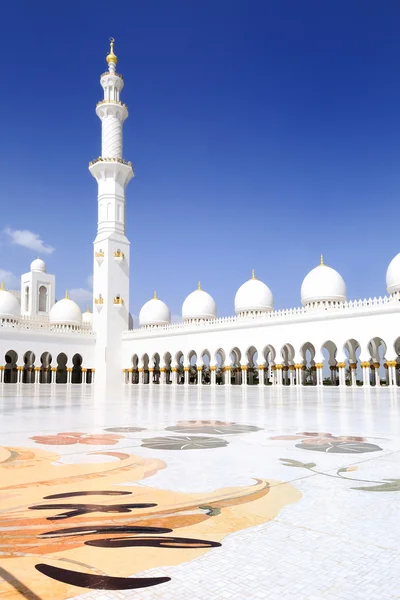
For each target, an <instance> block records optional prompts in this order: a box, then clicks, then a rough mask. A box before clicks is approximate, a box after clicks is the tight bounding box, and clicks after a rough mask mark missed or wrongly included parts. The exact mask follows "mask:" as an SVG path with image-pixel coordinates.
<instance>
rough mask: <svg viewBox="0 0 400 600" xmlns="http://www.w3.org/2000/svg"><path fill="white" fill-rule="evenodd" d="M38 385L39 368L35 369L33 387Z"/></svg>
mask: <svg viewBox="0 0 400 600" xmlns="http://www.w3.org/2000/svg"><path fill="white" fill-rule="evenodd" d="M38 384H40V367H35V385H38Z"/></svg>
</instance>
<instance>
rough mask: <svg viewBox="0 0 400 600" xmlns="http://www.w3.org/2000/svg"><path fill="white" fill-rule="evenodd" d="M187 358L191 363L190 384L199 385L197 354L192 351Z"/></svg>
mask: <svg viewBox="0 0 400 600" xmlns="http://www.w3.org/2000/svg"><path fill="white" fill-rule="evenodd" d="M187 358H188V363H189V384H197V383H198V377H197V353H196V352H195V351H194V350H190V352H188V355H187Z"/></svg>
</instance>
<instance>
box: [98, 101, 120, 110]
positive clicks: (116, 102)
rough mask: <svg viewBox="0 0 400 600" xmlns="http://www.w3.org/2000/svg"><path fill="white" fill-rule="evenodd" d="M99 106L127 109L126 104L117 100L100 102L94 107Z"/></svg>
mask: <svg viewBox="0 0 400 600" xmlns="http://www.w3.org/2000/svg"><path fill="white" fill-rule="evenodd" d="M101 104H117V105H118V106H122V107H123V108H126V109H127V108H128V107H127V105H126V104H124V103H123V102H121V101H119V100H100V102H98V103H97V104H96V107H97V106H101Z"/></svg>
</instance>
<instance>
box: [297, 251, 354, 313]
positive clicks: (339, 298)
mask: <svg viewBox="0 0 400 600" xmlns="http://www.w3.org/2000/svg"><path fill="white" fill-rule="evenodd" d="M301 302H302V304H303V305H304V306H306V305H307V304H313V303H320V302H322V303H323V302H346V284H345V282H344V279H343V277H342V276H341V275H340V274H339V273H338V272H337V271H335V269H332V268H331V267H328V266H327V265H325V264H324V261H323V258H322V256H321V264H319V265H318V267H315V269H313V270H312V271H310V272H309V273H308V275H306V276H305V278H304V280H303V283H302V285H301Z"/></svg>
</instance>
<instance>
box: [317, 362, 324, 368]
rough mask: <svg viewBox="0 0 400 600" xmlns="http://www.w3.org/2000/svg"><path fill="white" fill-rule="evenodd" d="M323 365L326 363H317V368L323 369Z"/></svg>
mask: <svg viewBox="0 0 400 600" xmlns="http://www.w3.org/2000/svg"><path fill="white" fill-rule="evenodd" d="M323 367H324V363H315V368H316V369H323Z"/></svg>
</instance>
